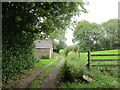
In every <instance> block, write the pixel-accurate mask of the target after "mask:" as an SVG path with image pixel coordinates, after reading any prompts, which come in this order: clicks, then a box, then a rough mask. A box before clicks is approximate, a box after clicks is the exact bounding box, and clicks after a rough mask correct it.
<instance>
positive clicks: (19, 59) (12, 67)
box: [2, 34, 35, 81]
mask: <svg viewBox="0 0 120 90" xmlns="http://www.w3.org/2000/svg"><path fill="white" fill-rule="evenodd" d="M31 38H32V37H30V36H26V35H24V34H16V35H12V34H11V35H10V34H9V36H7V37H4V38H3V43H2V44H3V47H2V50H3V54H2V57H3V58H2V59H3V60H2V79H3V81H7V80H8V79H10V78H11V77H12V76H14V75H16V74H18V73H19V72H20V71H22V70H24V69H27V68H30V67H32V66H33V65H34V64H35V59H34V57H33V52H32V50H33V48H34V47H33V41H32V39H31Z"/></svg>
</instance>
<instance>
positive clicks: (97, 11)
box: [66, 0, 120, 46]
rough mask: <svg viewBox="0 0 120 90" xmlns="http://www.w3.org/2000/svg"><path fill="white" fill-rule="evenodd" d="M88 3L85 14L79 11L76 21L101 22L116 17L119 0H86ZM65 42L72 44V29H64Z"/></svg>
mask: <svg viewBox="0 0 120 90" xmlns="http://www.w3.org/2000/svg"><path fill="white" fill-rule="evenodd" d="M87 1H88V2H89V5H87V6H85V7H86V9H87V10H88V13H87V14H84V13H81V15H80V17H76V19H77V20H78V21H81V20H87V21H89V22H95V23H98V24H101V23H102V22H106V21H108V20H109V19H116V18H118V1H120V0H87ZM66 38H67V41H66V44H67V45H68V46H70V45H73V43H72V38H73V31H72V30H70V29H67V31H66Z"/></svg>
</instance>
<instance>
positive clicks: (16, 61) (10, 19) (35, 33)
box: [2, 2, 85, 81]
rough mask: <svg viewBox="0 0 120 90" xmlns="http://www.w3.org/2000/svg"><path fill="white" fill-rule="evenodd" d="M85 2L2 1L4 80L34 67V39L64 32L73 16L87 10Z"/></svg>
mask: <svg viewBox="0 0 120 90" xmlns="http://www.w3.org/2000/svg"><path fill="white" fill-rule="evenodd" d="M83 5H84V3H83V2H62V3H58V2H24V3H23V2H3V3H2V29H3V31H2V36H3V37H2V39H3V40H2V44H3V47H2V49H3V54H2V55H3V60H2V67H3V68H2V69H3V70H2V76H3V78H2V79H3V81H6V80H8V79H9V78H10V77H12V76H13V75H15V74H17V73H19V72H20V71H22V70H23V69H26V68H29V67H32V66H33V65H34V63H35V59H34V58H33V52H32V50H33V48H34V45H33V40H35V39H37V38H40V39H45V38H47V37H48V36H49V34H50V33H52V32H59V30H60V31H64V30H65V28H66V27H67V26H68V25H69V24H70V20H71V18H72V17H73V16H76V15H78V14H79V13H80V12H81V11H85V9H84V7H83ZM79 6H80V7H81V10H80V9H79V8H78V7H79Z"/></svg>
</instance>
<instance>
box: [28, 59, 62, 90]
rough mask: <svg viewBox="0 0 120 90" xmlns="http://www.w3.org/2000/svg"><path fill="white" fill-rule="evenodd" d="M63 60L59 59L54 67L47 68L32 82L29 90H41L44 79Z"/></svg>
mask: <svg viewBox="0 0 120 90" xmlns="http://www.w3.org/2000/svg"><path fill="white" fill-rule="evenodd" d="M61 59H62V58H58V60H56V61H55V62H54V63H53V64H52V65H50V66H49V67H48V68H46V69H45V70H44V71H43V72H41V73H40V74H39V75H38V76H37V78H36V79H35V80H34V81H32V82H31V84H30V86H29V88H40V84H41V83H42V79H43V78H44V77H45V76H46V75H47V74H48V72H49V71H50V70H52V69H53V68H54V67H55V66H56V65H57V64H58V63H59V62H60V61H61Z"/></svg>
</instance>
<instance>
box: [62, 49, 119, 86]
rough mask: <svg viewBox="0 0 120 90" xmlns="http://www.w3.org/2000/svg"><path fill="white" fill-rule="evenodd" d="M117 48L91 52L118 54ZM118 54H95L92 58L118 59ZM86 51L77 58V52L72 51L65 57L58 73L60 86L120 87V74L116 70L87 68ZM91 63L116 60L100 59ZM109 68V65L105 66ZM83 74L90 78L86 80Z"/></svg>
mask: <svg viewBox="0 0 120 90" xmlns="http://www.w3.org/2000/svg"><path fill="white" fill-rule="evenodd" d="M118 53H119V52H118V50H106V51H97V52H91V54H118ZM118 58H120V57H118V56H111V57H110V56H102V57H98V56H95V57H94V58H93V59H118ZM87 59H88V57H87V53H81V54H80V58H78V54H77V53H72V54H70V55H68V56H67V57H66V62H65V64H64V65H63V67H62V69H61V72H60V75H61V80H60V82H61V83H60V87H61V88H118V87H120V79H119V77H118V76H120V74H119V73H118V71H113V70H110V71H105V70H104V68H106V67H103V68H101V67H98V68H97V67H93V68H91V69H90V70H89V69H88V68H87V66H86V64H87V63H88V62H87ZM92 64H118V61H117V62H116V61H107V62H104V61H100V62H92ZM107 68H109V69H111V67H107ZM83 75H86V76H88V77H90V78H92V81H90V82H88V81H86V80H84V79H83Z"/></svg>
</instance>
